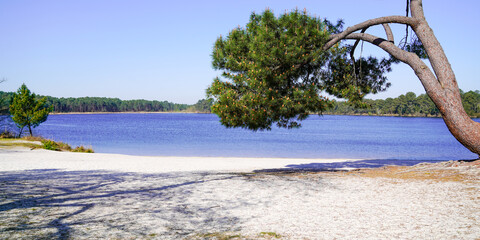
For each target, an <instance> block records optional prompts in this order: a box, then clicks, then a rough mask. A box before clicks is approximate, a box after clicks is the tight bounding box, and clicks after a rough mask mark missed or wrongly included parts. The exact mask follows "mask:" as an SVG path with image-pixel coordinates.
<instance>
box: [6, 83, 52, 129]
mask: <svg viewBox="0 0 480 240" xmlns="http://www.w3.org/2000/svg"><path fill="white" fill-rule="evenodd" d="M51 111H52V108H51V107H48V106H47V104H46V98H45V97H44V98H41V99H37V96H36V95H35V93H31V92H30V90H29V89H28V88H27V86H26V85H25V84H22V86H21V87H20V88H19V89H18V90H17V92H16V93H14V94H13V97H12V100H11V104H10V114H11V115H12V120H13V121H14V122H15V124H16V125H17V127H18V128H19V129H20V133H19V136H21V135H22V131H23V129H24V128H25V127H28V131H29V133H30V136H32V135H33V133H32V128H35V127H37V126H38V125H40V123H43V122H45V121H46V120H47V117H48V114H49V113H50V112H51Z"/></svg>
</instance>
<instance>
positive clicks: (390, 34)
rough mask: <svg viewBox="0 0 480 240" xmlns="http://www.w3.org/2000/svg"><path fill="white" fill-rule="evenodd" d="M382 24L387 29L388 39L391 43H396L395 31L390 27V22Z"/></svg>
mask: <svg viewBox="0 0 480 240" xmlns="http://www.w3.org/2000/svg"><path fill="white" fill-rule="evenodd" d="M382 26H383V29H385V33H386V34H387V39H388V41H389V42H391V43H394V40H393V33H392V29H391V28H390V25H388V23H384V24H382Z"/></svg>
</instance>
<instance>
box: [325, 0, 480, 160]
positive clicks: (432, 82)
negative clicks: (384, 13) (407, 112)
mask: <svg viewBox="0 0 480 240" xmlns="http://www.w3.org/2000/svg"><path fill="white" fill-rule="evenodd" d="M410 11H411V13H412V17H402V16H388V17H381V18H375V19H370V20H367V21H365V22H363V23H359V24H357V25H354V26H352V27H349V28H347V29H346V30H345V31H343V32H341V33H339V34H334V35H332V36H331V37H330V41H329V42H328V43H327V44H325V46H324V50H326V49H328V48H330V47H331V46H333V45H334V44H335V43H337V42H338V41H340V40H342V39H357V40H358V39H360V40H364V41H367V42H370V43H372V44H374V45H376V46H378V47H380V48H382V49H383V50H385V51H386V52H388V53H389V54H391V55H392V56H394V57H395V58H396V59H398V60H400V61H401V62H404V63H406V64H408V65H409V66H410V67H411V68H412V69H413V70H414V71H415V74H416V75H417V77H418V78H419V80H420V82H422V85H423V87H424V88H425V91H426V93H427V95H428V96H429V97H430V98H431V99H432V101H433V102H434V103H435V105H436V106H437V108H438V109H439V111H440V113H441V115H442V118H443V120H444V121H445V124H446V125H447V127H448V130H449V131H450V132H451V133H452V135H453V136H454V137H455V138H456V139H457V140H458V141H459V142H460V143H461V144H463V146H465V147H466V148H468V149H469V150H470V151H472V152H473V153H476V154H478V155H479V156H480V123H477V122H475V121H473V120H472V119H471V118H470V117H469V116H468V115H467V113H466V112H465V109H464V108H463V105H462V99H461V95H460V90H459V88H458V84H457V80H456V78H455V74H454V72H453V70H452V67H451V65H450V63H449V61H448V59H447V56H446V55H445V52H444V51H443V48H442V46H441V45H440V43H439V42H438V40H437V38H436V37H435V35H434V34H433V31H432V29H431V28H430V26H428V23H427V21H426V20H425V16H424V13H423V6H422V0H410ZM387 23H401V24H405V25H408V26H410V27H412V29H413V30H414V31H415V33H416V35H417V36H418V38H419V39H420V41H421V42H422V44H423V46H424V47H425V50H426V52H427V55H428V60H429V61H430V63H431V65H432V68H433V72H432V71H431V70H430V68H429V67H428V66H427V65H426V64H425V63H424V62H423V61H422V60H421V59H420V58H419V57H418V56H417V55H416V54H414V53H411V52H407V51H405V50H403V49H400V48H399V47H397V46H396V45H395V44H394V43H393V38H392V37H391V34H390V31H389V29H387V28H385V31H386V34H387V36H388V40H385V39H383V38H379V37H376V36H373V35H370V34H368V33H364V32H361V33H355V31H359V30H361V29H364V28H366V27H370V26H373V25H379V24H387ZM384 27H385V26H384Z"/></svg>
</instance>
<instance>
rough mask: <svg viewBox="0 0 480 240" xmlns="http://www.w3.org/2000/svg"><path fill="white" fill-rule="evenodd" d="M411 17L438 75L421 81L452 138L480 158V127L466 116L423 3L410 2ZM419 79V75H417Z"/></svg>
mask: <svg viewBox="0 0 480 240" xmlns="http://www.w3.org/2000/svg"><path fill="white" fill-rule="evenodd" d="M411 13H412V17H413V18H414V19H417V20H418V23H417V24H415V25H414V26H412V28H413V30H414V31H415V33H416V34H417V36H418V38H419V39H420V41H421V42H422V44H423V46H424V47H425V50H426V51H427V55H428V58H429V60H430V63H431V65H432V68H433V71H434V72H435V76H436V79H431V78H428V77H426V78H422V77H421V75H420V76H419V78H420V81H421V82H422V84H423V85H424V87H425V90H426V92H427V94H428V96H429V97H430V98H431V99H432V101H433V102H434V103H435V105H436V106H437V108H438V109H439V110H440V113H441V114H442V117H443V120H444V121H445V124H446V125H447V127H448V129H449V130H450V132H451V133H452V135H453V136H454V137H455V138H456V139H457V140H458V141H459V142H460V143H462V144H463V145H464V146H465V147H466V148H468V149H469V150H470V151H472V152H474V153H476V154H478V155H480V123H477V122H475V121H473V120H472V119H471V118H470V117H469V116H468V115H467V113H466V112H465V109H464V108H463V105H462V99H461V95H460V91H459V88H458V84H457V80H456V78H455V74H454V72H453V70H452V66H451V65H450V63H449V61H448V58H447V56H446V55H445V52H444V51H443V48H442V46H441V45H440V42H438V40H437V38H436V37H435V34H434V33H433V31H432V29H431V28H430V26H429V25H428V22H427V21H426V20H425V16H424V14H423V7H422V1H421V0H412V1H411ZM417 76H418V74H417ZM427 81H436V82H438V83H437V84H436V85H440V86H438V87H436V88H435V89H431V88H429V87H428V86H430V85H433V84H435V83H428V84H425V83H424V82H427Z"/></svg>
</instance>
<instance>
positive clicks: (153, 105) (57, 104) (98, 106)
mask: <svg viewBox="0 0 480 240" xmlns="http://www.w3.org/2000/svg"><path fill="white" fill-rule="evenodd" d="M12 96H13V92H2V91H0V99H2V100H3V101H1V104H2V106H0V108H1V109H3V110H4V112H5V109H6V110H8V106H9V104H10V101H11V98H12ZM46 103H47V105H48V106H51V107H52V109H53V112H54V113H69V112H82V113H83V112H180V111H185V110H187V108H188V107H189V106H190V105H188V104H178V103H171V102H168V101H155V100H154V101H149V100H143V99H139V100H120V99H118V98H106V97H80V98H57V97H51V96H46Z"/></svg>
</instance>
